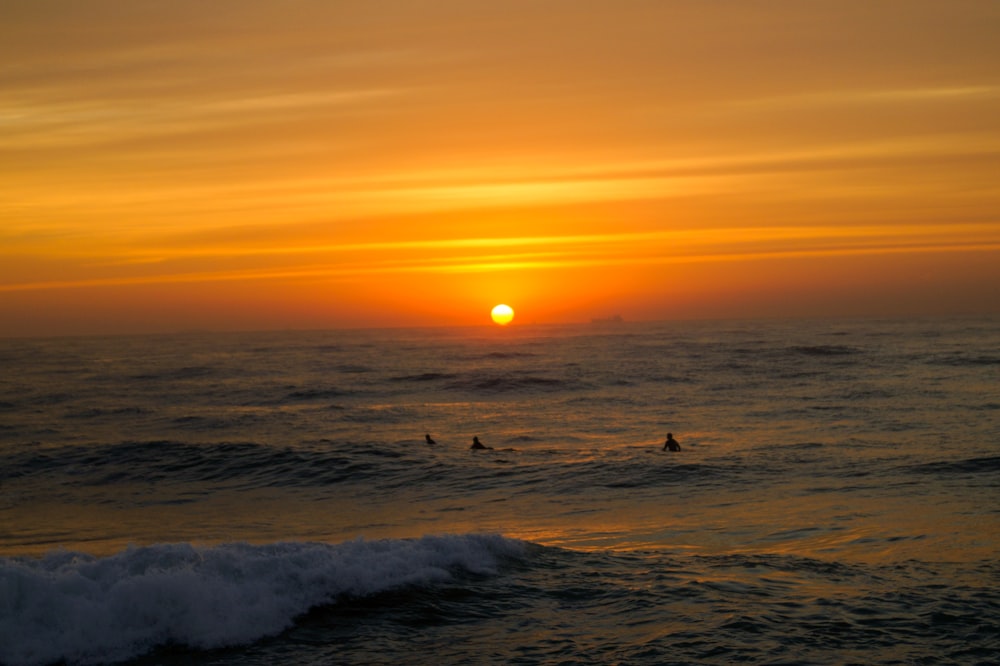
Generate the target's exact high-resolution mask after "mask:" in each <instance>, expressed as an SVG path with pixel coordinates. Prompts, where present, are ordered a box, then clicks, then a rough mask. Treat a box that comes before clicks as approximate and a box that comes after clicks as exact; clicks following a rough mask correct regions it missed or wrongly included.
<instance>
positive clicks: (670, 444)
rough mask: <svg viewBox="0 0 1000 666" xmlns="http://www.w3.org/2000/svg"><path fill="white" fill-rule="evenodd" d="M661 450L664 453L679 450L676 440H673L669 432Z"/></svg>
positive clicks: (679, 446) (672, 435)
mask: <svg viewBox="0 0 1000 666" xmlns="http://www.w3.org/2000/svg"><path fill="white" fill-rule="evenodd" d="M663 450H664V451H680V450H681V445H680V444H678V443H677V440H676V439H674V434H673V433H671V432H668V433H667V441H665V442H664V443H663Z"/></svg>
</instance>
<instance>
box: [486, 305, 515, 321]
mask: <svg viewBox="0 0 1000 666" xmlns="http://www.w3.org/2000/svg"><path fill="white" fill-rule="evenodd" d="M490 316H491V317H493V323H494V324H499V325H500V326H506V325H507V324H509V323H510V322H511V320H513V319H514V310H513V308H511V307H510V306H509V305H504V304H503V303H501V304H500V305H498V306H496V307H495V308H493V311H492V312H491V313H490Z"/></svg>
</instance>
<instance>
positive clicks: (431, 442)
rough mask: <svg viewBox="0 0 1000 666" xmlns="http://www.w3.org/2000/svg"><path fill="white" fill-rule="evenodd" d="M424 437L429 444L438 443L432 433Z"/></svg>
mask: <svg viewBox="0 0 1000 666" xmlns="http://www.w3.org/2000/svg"><path fill="white" fill-rule="evenodd" d="M424 439H425V440H427V443H428V444H437V442H435V441H434V439H433V438H432V437H431V436H430V435H424Z"/></svg>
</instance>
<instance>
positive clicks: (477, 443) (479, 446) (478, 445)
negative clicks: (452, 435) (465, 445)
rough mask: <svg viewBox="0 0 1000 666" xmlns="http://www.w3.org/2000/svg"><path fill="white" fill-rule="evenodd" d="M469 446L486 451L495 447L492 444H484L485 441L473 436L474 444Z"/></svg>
mask: <svg viewBox="0 0 1000 666" xmlns="http://www.w3.org/2000/svg"><path fill="white" fill-rule="evenodd" d="M469 448H470V449H476V450H482V451H485V450H487V449H492V448H493V447H492V446H483V443H482V442H480V441H479V438H478V437H473V438H472V446H470V447H469Z"/></svg>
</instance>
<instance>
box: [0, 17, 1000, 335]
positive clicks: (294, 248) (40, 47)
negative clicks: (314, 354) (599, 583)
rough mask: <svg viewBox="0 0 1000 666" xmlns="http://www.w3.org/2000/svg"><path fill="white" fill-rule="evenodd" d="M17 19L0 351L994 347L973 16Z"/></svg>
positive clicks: (997, 187) (986, 121) (999, 297)
mask: <svg viewBox="0 0 1000 666" xmlns="http://www.w3.org/2000/svg"><path fill="white" fill-rule="evenodd" d="M50 4H51V5H52V6H51V7H50V6H49V5H46V7H48V9H46V10H44V11H43V10H42V9H39V8H37V7H35V6H32V5H25V6H23V7H21V8H19V9H17V10H16V11H13V10H12V11H11V12H10V16H9V17H8V18H7V20H6V21H5V25H4V26H2V27H0V37H4V39H2V40H0V55H2V56H3V57H4V59H5V61H6V62H9V63H12V65H11V67H10V68H8V70H7V73H6V74H3V75H2V76H0V91H2V93H3V94H2V95H0V153H2V154H3V155H4V156H5V158H4V160H2V161H0V222H2V224H0V336H5V335H34V334H62V333H73V332H115V331H123V332H127V331H147V330H148V331H156V330H171V329H175V328H177V327H178V326H180V327H209V328H245V327H261V328H272V327H280V328H288V327H316V326H324V327H338V326H359V325H373V326H377V325H433V324H454V323H473V322H476V321H479V320H480V318H481V313H482V311H483V309H484V308H487V309H488V308H489V307H491V305H492V304H494V303H496V302H503V300H505V299H511V300H513V299H515V297H516V298H517V299H518V302H519V307H518V310H519V319H520V320H522V321H538V322H545V321H552V322H560V321H587V320H589V319H590V318H592V317H595V316H604V315H607V314H608V313H621V314H623V315H625V316H626V317H627V318H629V319H670V318H692V317H702V316H710V317H723V316H757V315H760V316H776V315H778V316H812V315H815V314H843V315H857V314H875V315H878V314H930V315H933V314H961V313H969V314H976V313H984V314H998V313H1000V291H998V290H1000V287H998V286H997V285H1000V181H998V180H997V178H996V173H997V164H998V163H1000V121H998V120H997V119H998V118H1000V78H998V75H997V73H996V69H995V66H994V63H995V62H997V61H1000V46H998V45H997V44H996V43H995V42H996V40H995V39H993V37H994V36H995V35H994V34H993V32H992V31H991V30H990V28H989V26H991V25H996V22H997V21H1000V14H998V12H997V10H996V9H995V8H992V7H991V6H989V5H984V4H980V3H974V2H968V3H966V2H963V3H959V5H957V6H949V7H948V8H943V7H941V6H940V4H938V3H934V2H930V1H929V0H928V1H922V0H917V1H916V2H914V3H911V4H910V5H908V7H910V11H909V13H908V15H907V16H905V17H902V18H901V17H900V16H899V15H898V14H897V13H896V12H893V11H891V10H890V8H878V7H870V6H869V5H867V4H865V3H861V2H847V3H843V2H839V3H835V2H832V1H826V0H823V1H821V2H818V3H813V4H810V5H809V6H808V7H803V6H799V5H794V4H790V3H785V2H780V1H779V0H770V1H768V2H764V3H760V4H756V5H755V6H754V7H753V8H750V7H736V6H728V5H727V6H725V7H723V6H706V5H703V4H698V3H689V2H686V1H684V0H668V1H667V2H663V3H646V2H641V1H639V0H633V1H629V2H625V3H610V2H607V3H604V2H599V3H595V4H593V5H592V6H588V8H587V9H585V10H584V9H580V8H578V7H575V6H571V5H568V4H564V3H561V2H559V1H557V2H554V3H540V4H537V5H536V4H526V5H518V6H517V7H516V8H509V11H501V10H500V9H499V8H495V7H490V6H470V5H467V4H463V3H460V2H455V1H453V0H439V1H438V2H436V3H431V4H430V5H428V6H426V7H424V10H423V11H418V10H417V9H416V8H411V7H408V6H397V5H385V4H384V3H381V2H379V1H378V0H375V1H374V2H372V3H366V4H361V3H358V4H350V3H348V4H336V5H335V6H332V5H330V4H328V3H322V2H318V1H314V0H304V2H303V3H301V6H299V7H298V9H297V11H296V12H295V13H294V14H292V13H286V10H285V9H284V6H283V5H282V4H281V3H278V2H267V1H265V2H262V3H258V4H256V5H254V6H253V7H252V8H251V7H244V8H242V10H240V11H239V12H236V11H233V9H232V8H209V7H205V6H203V5H201V4H199V3H193V2H189V1H188V0H180V1H179V2H177V3H172V4H171V5H170V6H163V7H155V8H147V10H144V11H139V10H137V9H135V8H134V7H132V6H131V5H130V4H129V3H125V2H122V1H121V0H99V2H97V3H95V4H94V6H93V7H92V8H91V9H92V10H93V11H88V12H84V11H82V10H81V9H80V8H78V7H77V6H76V5H74V4H73V3H69V2H67V1H64V0H55V2H54V3H50ZM53 9H58V10H59V11H50V10H53ZM390 9H392V11H389V10H390ZM779 14H780V16H781V21H778V20H776V19H775V18H774V17H776V16H778V15H779ZM402 26H406V28H405V29H403V28H402ZM555 26H558V27H559V30H558V31H553V28H554V27H555ZM54 34H61V35H63V36H64V38H61V39H59V40H53V39H52V38H51V36H52V35H54ZM843 34H851V35H852V41H851V44H850V48H848V47H847V46H845V45H844V44H842V43H840V42H839V41H838V39H839V37H838V36H841V35H843ZM930 34H933V35H934V36H935V39H934V41H933V47H932V46H930V45H929V44H930V42H929V41H928V39H927V36H928V35H930ZM514 43H517V44H518V45H519V46H518V48H517V49H512V48H511V47H510V45H511V44H514ZM765 44H766V45H767V46H766V47H765V46H764V45H765ZM776 53H786V54H794V56H795V58H796V59H797V61H799V62H800V63H803V64H802V65H801V67H800V68H798V69H796V68H789V67H787V66H786V65H787V60H786V58H784V57H780V58H779V57H777V56H776V55H775V54H776ZM455 276H461V278H462V279H461V280H455V279H454V277H455ZM424 293H433V294H434V298H433V299H424V298H415V297H414V295H415V294H424Z"/></svg>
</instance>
